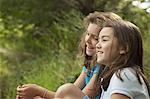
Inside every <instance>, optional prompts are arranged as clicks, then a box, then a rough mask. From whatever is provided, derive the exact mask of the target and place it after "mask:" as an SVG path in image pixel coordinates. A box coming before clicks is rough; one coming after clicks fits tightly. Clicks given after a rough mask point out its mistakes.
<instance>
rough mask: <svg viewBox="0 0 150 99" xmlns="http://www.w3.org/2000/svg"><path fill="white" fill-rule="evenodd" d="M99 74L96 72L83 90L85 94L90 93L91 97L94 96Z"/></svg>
mask: <svg viewBox="0 0 150 99" xmlns="http://www.w3.org/2000/svg"><path fill="white" fill-rule="evenodd" d="M97 76H98V74H94V75H93V76H92V78H91V80H90V82H89V83H88V84H87V85H86V86H85V88H84V89H83V90H82V92H83V93H84V94H85V95H88V96H90V97H93V91H94V84H95V80H96V79H97Z"/></svg>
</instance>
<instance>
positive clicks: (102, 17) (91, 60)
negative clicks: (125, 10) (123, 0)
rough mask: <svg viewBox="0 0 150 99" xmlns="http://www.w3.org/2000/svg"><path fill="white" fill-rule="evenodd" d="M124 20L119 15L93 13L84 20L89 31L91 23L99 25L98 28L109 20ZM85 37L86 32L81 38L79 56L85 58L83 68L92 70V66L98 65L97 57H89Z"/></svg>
mask: <svg viewBox="0 0 150 99" xmlns="http://www.w3.org/2000/svg"><path fill="white" fill-rule="evenodd" d="M121 19H122V18H121V17H120V16H118V15H117V14H115V13H113V12H97V11H95V12H93V13H90V14H89V15H88V16H86V17H85V19H84V26H85V28H86V29H87V28H88V25H89V24H90V23H94V24H97V25H98V26H100V27H102V24H103V23H104V22H106V21H107V20H121ZM85 35H86V32H85V33H83V35H82V37H81V41H80V44H79V54H78V56H82V57H83V58H84V64H83V66H86V67H87V68H90V65H94V64H95V63H96V56H95V55H93V56H88V55H87V54H86V50H85V48H86V44H85Z"/></svg>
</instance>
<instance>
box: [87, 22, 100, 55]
mask: <svg viewBox="0 0 150 99" xmlns="http://www.w3.org/2000/svg"><path fill="white" fill-rule="evenodd" d="M99 32H100V27H99V26H98V25H96V24H94V23H90V24H89V26H88V28H87V31H86V36H85V44H86V54H87V55H88V56H92V55H94V54H95V53H96V44H97V42H98V34H99Z"/></svg>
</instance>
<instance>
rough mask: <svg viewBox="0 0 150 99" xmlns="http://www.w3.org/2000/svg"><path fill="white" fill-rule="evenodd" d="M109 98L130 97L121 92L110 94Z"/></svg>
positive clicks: (125, 98) (127, 98)
mask: <svg viewBox="0 0 150 99" xmlns="http://www.w3.org/2000/svg"><path fill="white" fill-rule="evenodd" d="M110 99H131V98H129V97H128V96H126V95H123V94H119V93H115V94H112V95H111V98H110Z"/></svg>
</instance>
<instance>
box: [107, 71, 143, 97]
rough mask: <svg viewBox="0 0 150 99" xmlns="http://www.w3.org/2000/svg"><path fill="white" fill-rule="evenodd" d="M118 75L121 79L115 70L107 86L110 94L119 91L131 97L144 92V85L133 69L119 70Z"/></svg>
mask: <svg viewBox="0 0 150 99" xmlns="http://www.w3.org/2000/svg"><path fill="white" fill-rule="evenodd" d="M120 77H121V78H122V80H121V79H120V78H118V76H117V72H116V73H114V74H113V76H112V78H111V80H110V85H109V87H108V90H109V92H110V94H113V93H121V94H124V95H126V96H128V97H130V98H131V99H132V97H135V96H137V95H140V94H144V93H143V92H144V87H143V86H142V85H141V84H140V83H139V81H138V78H137V76H136V73H135V71H134V70H133V69H131V68H125V69H123V70H121V71H120ZM139 89H140V90H139Z"/></svg>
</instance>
